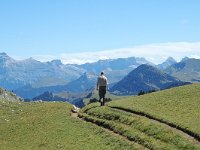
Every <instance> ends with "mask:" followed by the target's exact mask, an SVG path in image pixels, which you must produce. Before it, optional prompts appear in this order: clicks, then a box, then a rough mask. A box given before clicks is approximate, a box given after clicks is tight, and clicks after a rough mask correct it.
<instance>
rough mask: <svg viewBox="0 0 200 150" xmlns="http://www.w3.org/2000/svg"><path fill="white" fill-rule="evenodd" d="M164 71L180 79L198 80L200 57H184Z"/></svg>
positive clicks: (187, 80) (199, 77)
mask: <svg viewBox="0 0 200 150" xmlns="http://www.w3.org/2000/svg"><path fill="white" fill-rule="evenodd" d="M164 71H165V72H166V73H168V74H170V75H172V76H174V77H177V78H179V79H180V80H182V81H186V82H200V59H194V58H191V59H189V58H188V59H187V58H185V59H183V60H182V61H181V62H179V63H176V64H173V65H171V66H170V67H168V68H166V69H165V70H164Z"/></svg>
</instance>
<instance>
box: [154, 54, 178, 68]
mask: <svg viewBox="0 0 200 150" xmlns="http://www.w3.org/2000/svg"><path fill="white" fill-rule="evenodd" d="M175 63H177V61H176V60H175V59H174V58H173V57H168V58H167V59H166V60H165V61H164V62H163V63H162V64H159V65H157V67H158V68H159V69H161V70H165V69H166V68H168V67H169V66H171V65H173V64H175Z"/></svg>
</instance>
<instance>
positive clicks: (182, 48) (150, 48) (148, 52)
mask: <svg viewBox="0 0 200 150" xmlns="http://www.w3.org/2000/svg"><path fill="white" fill-rule="evenodd" d="M131 56H135V57H144V58H146V59H147V60H149V61H151V62H153V63H155V64H158V63H161V62H163V61H164V60H165V59H167V57H169V56H172V57H173V58H175V59H176V60H178V61H179V60H181V59H182V58H183V57H185V56H188V57H191V58H200V42H171V43H154V44H148V45H139V46H134V47H132V48H120V49H113V50H103V51H97V52H82V53H68V54H67V53H66V54H58V55H57V56H52V55H37V56H32V57H33V58H34V59H37V60H39V61H50V60H52V59H61V60H62V62H63V63H65V64H83V63H86V62H95V61H98V60H100V59H115V58H126V57H131Z"/></svg>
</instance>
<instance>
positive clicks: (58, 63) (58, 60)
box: [51, 59, 63, 66]
mask: <svg viewBox="0 0 200 150" xmlns="http://www.w3.org/2000/svg"><path fill="white" fill-rule="evenodd" d="M51 63H52V64H54V65H57V66H59V65H63V63H62V62H61V60H60V59H55V60H52V61H51Z"/></svg>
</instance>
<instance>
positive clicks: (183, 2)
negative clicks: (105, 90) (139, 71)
mask: <svg viewBox="0 0 200 150" xmlns="http://www.w3.org/2000/svg"><path fill="white" fill-rule="evenodd" d="M199 8H200V1H199V0H0V52H6V53H7V54H8V55H10V56H13V57H15V58H28V57H34V58H36V59H39V60H41V61H45V60H50V59H56V58H59V59H63V61H65V62H66V63H68V62H67V60H69V59H71V63H73V60H74V62H76V61H78V60H77V59H81V57H84V58H83V60H84V61H85V62H87V61H90V60H91V57H90V58H87V57H86V56H88V55H91V56H92V57H95V56H97V58H94V60H93V61H95V60H96V59H101V58H114V57H120V56H119V55H116V56H115V54H114V53H117V52H118V51H119V49H121V51H122V53H123V51H124V50H127V49H129V50H130V51H132V52H131V55H134V56H140V57H141V56H144V57H149V59H150V58H151V59H152V60H153V59H155V58H153V57H156V54H157V53H158V52H159V51H158V50H157V51H155V52H154V50H153V49H150V48H149V45H151V44H153V45H154V46H159V45H162V46H165V45H166V44H169V43H170V44H171V45H170V47H176V48H177V49H178V51H176V52H175V53H176V56H175V57H176V58H178V57H182V56H183V53H182V52H184V53H185V55H190V56H195V57H197V58H198V57H200V44H199V42H200V19H199V14H200V9H199ZM156 43H157V45H156ZM177 45H178V46H179V47H177ZM180 45H181V47H180ZM185 45H187V46H186V48H187V49H188V50H189V51H181V50H182V49H183V48H184V46H185ZM141 46H142V47H144V46H147V48H146V49H143V52H142V54H138V53H137V49H136V48H137V47H141ZM194 47H195V48H194ZM130 48H133V49H134V50H132V49H130ZM162 48H164V49H162ZM162 48H161V50H160V53H161V52H163V51H165V55H160V56H159V57H162V56H163V59H164V58H166V57H167V56H168V55H172V54H173V53H172V54H170V52H171V51H170V50H169V49H167V50H166V48H165V47H162ZM168 48H169V45H168ZM176 48H174V50H176ZM193 49H194V51H193ZM198 49H199V51H198ZM138 50H139V51H142V50H141V49H138ZM168 50H169V51H168ZM107 51H108V52H109V53H107ZM110 51H113V55H112V54H111V53H110ZM149 53H154V55H150V54H149ZM167 54H168V55H167ZM179 54H180V55H179ZM69 56H70V57H69ZM77 56H78V57H77ZM112 56H113V57H112ZM127 56H130V55H127ZM72 57H73V58H72ZM123 57H126V56H123ZM160 60H162V59H160ZM79 63H81V61H80V62H79Z"/></svg>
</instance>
